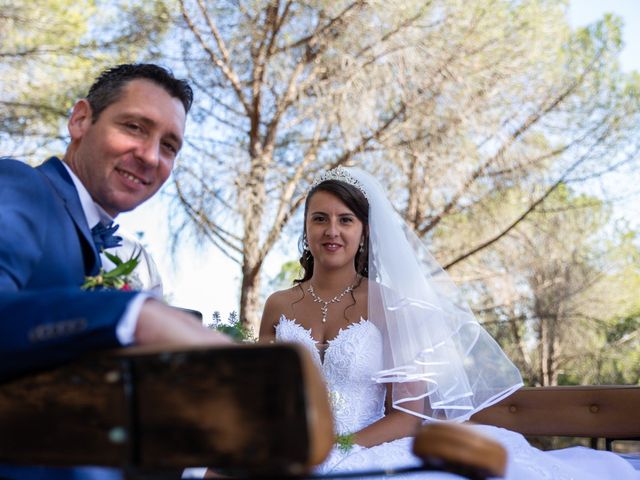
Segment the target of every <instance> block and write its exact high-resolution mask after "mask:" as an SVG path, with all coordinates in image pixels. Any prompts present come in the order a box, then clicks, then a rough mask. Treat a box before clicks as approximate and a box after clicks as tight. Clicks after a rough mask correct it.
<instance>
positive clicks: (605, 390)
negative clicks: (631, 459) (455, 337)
mask: <svg viewBox="0 0 640 480" xmlns="http://www.w3.org/2000/svg"><path fill="white" fill-rule="evenodd" d="M639 405H640V387H639V386H622V385H606V386H605V385H602V386H600V385H598V386H596V385H593V386H561V387H525V388H521V389H520V390H518V391H516V392H515V393H513V394H512V395H510V396H509V397H507V398H505V399H504V400H502V401H501V402H500V403H497V404H496V405H493V406H491V407H488V408H486V409H484V410H482V411H480V412H478V413H476V414H475V415H473V416H472V417H471V421H473V422H476V423H482V424H487V425H496V426H498V427H504V428H507V429H509V430H513V431H516V432H520V433H522V434H523V435H543V436H547V435H549V436H555V435H558V436H571V437H605V438H616V439H625V438H640V415H638V412H637V409H638V406H639Z"/></svg>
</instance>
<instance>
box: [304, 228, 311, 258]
mask: <svg viewBox="0 0 640 480" xmlns="http://www.w3.org/2000/svg"><path fill="white" fill-rule="evenodd" d="M302 256H303V257H305V258H311V250H310V249H309V242H308V241H307V235H306V234H305V235H303V237H302Z"/></svg>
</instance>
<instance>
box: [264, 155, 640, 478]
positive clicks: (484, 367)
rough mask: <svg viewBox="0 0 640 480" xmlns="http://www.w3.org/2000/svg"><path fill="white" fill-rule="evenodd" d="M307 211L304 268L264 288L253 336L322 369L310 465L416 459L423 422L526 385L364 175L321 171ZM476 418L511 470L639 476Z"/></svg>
mask: <svg viewBox="0 0 640 480" xmlns="http://www.w3.org/2000/svg"><path fill="white" fill-rule="evenodd" d="M304 219H305V221H304V232H303V235H302V245H301V246H302V256H301V258H300V263H301V265H302V269H303V277H302V279H300V280H297V281H296V282H295V285H294V286H293V287H292V288H290V289H288V290H282V291H279V292H275V293H274V294H272V295H271V296H270V297H269V298H268V300H267V302H266V304H265V308H264V313H263V317H262V323H261V326H260V340H261V341H274V340H275V341H293V342H298V343H301V344H302V345H304V346H306V347H307V348H308V349H309V350H310V351H311V354H312V356H313V357H314V358H315V360H316V362H317V364H318V367H319V368H320V369H321V371H322V373H323V375H324V377H325V380H326V383H327V388H328V391H329V395H330V399H331V403H332V407H333V413H334V417H335V425H336V433H337V435H338V437H337V439H338V440H337V443H336V447H335V448H334V449H333V451H332V452H331V454H330V455H329V458H328V459H327V460H326V461H325V462H324V463H323V464H322V465H320V466H319V467H318V469H317V473H322V474H326V473H329V472H345V471H356V470H371V469H390V468H398V467H406V466H415V465H418V464H419V461H418V459H417V458H416V457H414V456H413V455H412V454H411V442H412V438H411V437H412V436H413V435H414V433H415V431H416V429H417V428H418V426H419V425H420V423H421V422H423V421H435V420H453V421H465V420H467V419H468V418H469V417H470V416H471V415H473V414H474V413H475V412H477V411H478V410H480V409H482V408H485V407H487V406H489V405H491V404H493V403H496V402H498V401H500V400H501V399H502V398H504V397H505V396H508V395H509V394H511V393H512V392H513V391H515V390H516V389H518V388H519V387H520V386H522V380H521V377H520V374H519V372H518V370H517V369H516V367H515V366H514V365H513V364H512V363H511V362H510V361H509V359H508V358H507V357H506V356H505V355H504V353H503V352H502V350H501V349H500V347H499V346H498V344H497V343H496V342H495V341H494V340H493V339H492V338H491V336H490V335H489V334H488V333H487V332H486V331H485V330H484V329H483V328H482V327H481V326H480V325H479V324H478V322H477V320H476V319H475V317H474V316H473V314H472V313H471V311H470V310H469V308H468V306H467V305H466V304H465V303H464V301H462V299H460V298H459V296H458V290H457V288H456V287H455V286H454V284H453V283H452V282H451V280H450V279H449V277H448V275H447V274H446V273H445V272H444V271H443V270H442V269H441V268H440V267H439V266H438V265H437V263H436V262H435V261H434V259H433V258H432V257H431V255H430V254H429V252H428V251H427V249H426V247H425V246H424V244H423V243H422V242H421V241H420V240H419V239H418V238H417V237H416V236H415V235H414V234H413V232H412V231H411V230H410V229H409V227H408V226H407V225H406V224H405V223H404V222H403V221H402V220H401V218H400V216H399V215H398V214H397V213H396V212H395V211H394V209H393V207H392V206H391V204H390V203H389V201H388V200H387V198H386V195H385V194H384V191H383V189H382V187H381V186H380V184H379V183H378V182H377V181H376V180H375V179H374V178H373V177H372V176H371V175H369V174H367V173H366V172H364V171H362V170H358V169H352V168H349V169H346V168H342V167H338V168H337V169H334V170H330V171H328V172H325V173H324V174H322V175H321V176H320V177H319V178H318V179H317V180H316V181H315V182H314V184H313V185H312V187H311V189H310V191H309V194H308V195H307V199H306V203H305V212H304ZM475 428H477V429H479V430H480V431H482V432H483V433H484V434H486V435H489V436H491V437H493V438H494V439H496V440H498V441H499V442H500V443H502V444H503V446H505V448H506V449H507V452H508V456H509V464H508V467H507V478H510V479H518V480H521V479H529V478H530V479H541V478H554V479H557V478H580V479H592V478H593V479H596V478H597V479H602V478H616V479H617V480H620V479H626V478H628V479H640V472H636V471H635V470H634V469H633V468H632V467H631V466H630V464H628V463H627V462H626V461H625V460H623V459H621V458H619V457H617V456H616V455H614V454H611V453H608V452H598V451H594V450H589V449H584V448H580V447H576V448H572V449H566V450H561V451H555V452H542V451H540V450H537V449H535V448H533V447H530V446H529V444H528V443H527V441H526V440H525V439H524V438H523V437H522V436H521V435H519V434H516V433H513V432H510V431H507V430H504V429H500V428H496V427H490V426H476V427H475ZM424 476H425V478H429V479H432V478H433V479H435V478H452V476H451V475H450V474H444V473H443V474H439V473H434V472H430V473H424Z"/></svg>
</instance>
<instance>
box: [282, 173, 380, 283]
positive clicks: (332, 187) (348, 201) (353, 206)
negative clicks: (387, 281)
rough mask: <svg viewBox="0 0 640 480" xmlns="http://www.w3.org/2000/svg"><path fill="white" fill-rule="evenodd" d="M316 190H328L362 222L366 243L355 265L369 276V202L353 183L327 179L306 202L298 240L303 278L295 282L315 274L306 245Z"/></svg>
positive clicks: (358, 253) (359, 252)
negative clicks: (310, 207) (308, 218)
mask: <svg viewBox="0 0 640 480" xmlns="http://www.w3.org/2000/svg"><path fill="white" fill-rule="evenodd" d="M316 192H327V193H330V194H331V195H334V196H335V197H337V198H338V199H340V201H342V203H344V204H345V205H346V206H347V207H348V208H349V210H351V211H352V212H353V213H354V214H355V216H356V217H357V218H358V220H360V221H361V222H362V232H363V237H364V238H363V240H364V243H363V245H362V248H361V249H360V248H359V249H358V251H357V252H356V257H355V259H354V266H355V268H356V272H357V273H358V274H359V275H361V276H362V277H369V202H368V201H367V199H366V198H365V196H364V195H363V193H362V192H361V191H360V190H359V189H358V188H357V187H354V186H353V185H349V184H348V183H344V182H341V181H339V180H325V181H324V182H322V183H319V184H318V185H316V186H315V187H313V188H312V189H311V190H310V191H309V194H308V195H307V199H306V200H305V202H304V227H303V228H304V229H303V233H302V236H301V237H300V240H299V241H298V249H299V250H300V251H301V252H302V255H301V256H300V265H301V266H302V273H303V275H302V278H298V279H296V280H294V281H293V282H294V283H295V284H300V283H302V282H306V281H307V280H309V279H310V278H311V277H312V276H313V255H311V251H310V250H309V248H308V247H305V243H306V242H305V240H306V238H307V213H308V209H309V200H310V199H311V197H313V195H314V194H315V193H316Z"/></svg>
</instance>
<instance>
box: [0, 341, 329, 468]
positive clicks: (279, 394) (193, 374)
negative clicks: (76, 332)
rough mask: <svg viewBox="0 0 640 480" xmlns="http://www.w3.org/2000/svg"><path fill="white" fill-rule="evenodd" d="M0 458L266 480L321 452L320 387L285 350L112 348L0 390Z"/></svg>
mask: <svg viewBox="0 0 640 480" xmlns="http://www.w3.org/2000/svg"><path fill="white" fill-rule="evenodd" d="M0 431H2V435H0V462H1V463H5V464H6V463H9V464H31V465H37V464H41V465H81V464H89V465H105V466H122V467H127V468H137V469H145V470H154V469H181V468H185V467H191V466H213V467H218V468H229V469H240V470H241V471H246V472H260V473H262V474H265V473H268V474H273V475H277V474H279V473H282V474H299V473H303V472H306V471H308V470H309V469H310V468H311V467H312V466H313V465H316V464H318V463H320V462H322V460H324V459H325V457H326V456H327V455H328V453H329V451H330V449H331V447H332V445H333V424H332V421H331V412H330V407H329V400H328V396H327V392H326V388H325V386H324V383H323V382H322V380H321V377H320V374H319V372H318V371H317V368H316V367H315V365H314V363H313V361H312V359H311V357H310V356H309V352H307V351H306V350H304V349H302V348H300V347H299V346H295V345H287V344H278V345H270V346H265V345H251V346H233V347H223V348H200V349H190V350H182V349H172V350H171V351H167V350H162V351H160V350H158V349H156V348H132V349H123V350H120V351H118V352H117V353H115V354H114V353H104V354H101V355H95V356H91V357H88V358H85V359H83V360H81V361H79V362H77V363H74V364H69V365H65V366H63V367H59V368H56V369H53V370H49V371H46V372H40V373H37V374H34V375H30V376H28V377H24V378H21V379H18V380H14V381H12V382H10V383H6V384H3V385H1V386H0Z"/></svg>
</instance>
